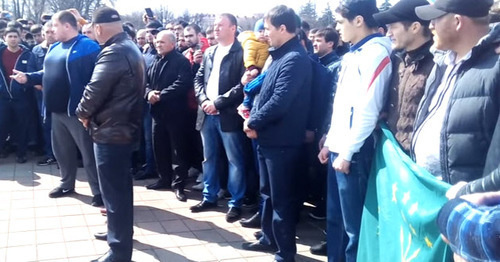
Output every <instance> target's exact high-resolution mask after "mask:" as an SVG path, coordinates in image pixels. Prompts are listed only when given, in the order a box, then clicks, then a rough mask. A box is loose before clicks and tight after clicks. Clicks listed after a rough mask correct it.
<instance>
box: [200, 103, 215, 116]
mask: <svg viewBox="0 0 500 262" xmlns="http://www.w3.org/2000/svg"><path fill="white" fill-rule="evenodd" d="M201 109H203V111H204V112H205V113H207V115H215V114H217V108H215V105H214V102H212V101H210V100H207V101H205V102H203V103H202V104H201Z"/></svg>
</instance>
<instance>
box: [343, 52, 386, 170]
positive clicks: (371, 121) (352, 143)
mask: <svg viewBox="0 0 500 262" xmlns="http://www.w3.org/2000/svg"><path fill="white" fill-rule="evenodd" d="M362 52H363V53H362V54H360V58H359V59H362V61H360V65H359V72H360V74H359V76H360V77H361V79H360V81H359V82H358V83H359V85H360V86H357V87H356V90H357V91H356V92H357V93H356V94H354V95H355V96H356V97H352V98H351V99H352V101H354V102H353V106H352V108H351V117H350V123H351V124H350V126H351V129H350V130H349V134H348V136H347V137H346V138H347V143H345V148H344V150H342V151H341V152H339V157H341V158H342V159H345V160H347V161H351V159H352V156H353V155H354V153H356V152H359V150H360V148H361V147H362V146H363V144H364V141H365V140H366V138H368V137H369V136H370V135H371V133H372V132H373V130H374V129H375V127H376V125H377V121H378V118H379V114H380V111H382V108H383V105H384V94H385V89H386V88H387V86H388V85H389V83H390V79H391V73H392V66H391V59H390V58H389V55H390V54H389V52H388V51H387V49H386V48H385V47H383V46H381V45H372V46H370V47H369V48H365V49H364V50H363V51H362Z"/></svg>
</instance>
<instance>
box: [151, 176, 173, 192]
mask: <svg viewBox="0 0 500 262" xmlns="http://www.w3.org/2000/svg"><path fill="white" fill-rule="evenodd" d="M146 188H147V189H152V190H157V189H171V188H172V185H171V184H170V183H168V182H167V181H165V180H162V179H159V180H158V181H156V182H155V183H153V184H151V185H147V186H146Z"/></svg>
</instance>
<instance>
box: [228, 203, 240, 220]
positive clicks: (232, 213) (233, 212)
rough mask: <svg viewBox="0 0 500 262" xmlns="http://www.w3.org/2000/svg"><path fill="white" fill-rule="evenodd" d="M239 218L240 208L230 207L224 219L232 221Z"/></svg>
mask: <svg viewBox="0 0 500 262" xmlns="http://www.w3.org/2000/svg"><path fill="white" fill-rule="evenodd" d="M240 218H241V208H239V207H230V208H229V210H228V211H227V214H226V221H227V222H228V223H233V222H235V221H238V220H239V219H240Z"/></svg>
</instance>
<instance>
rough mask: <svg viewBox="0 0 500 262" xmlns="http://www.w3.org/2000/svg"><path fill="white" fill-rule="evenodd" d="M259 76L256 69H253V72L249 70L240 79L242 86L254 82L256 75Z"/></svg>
mask: <svg viewBox="0 0 500 262" xmlns="http://www.w3.org/2000/svg"><path fill="white" fill-rule="evenodd" d="M258 74H259V71H258V70H257V69H254V70H251V71H248V70H247V71H246V72H245V73H244V74H243V76H242V77H241V83H242V84H243V85H246V84H248V83H250V82H252V80H254V79H255V78H256V77H257V75H258Z"/></svg>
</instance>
